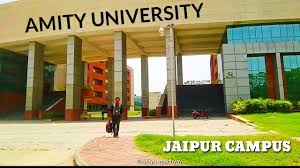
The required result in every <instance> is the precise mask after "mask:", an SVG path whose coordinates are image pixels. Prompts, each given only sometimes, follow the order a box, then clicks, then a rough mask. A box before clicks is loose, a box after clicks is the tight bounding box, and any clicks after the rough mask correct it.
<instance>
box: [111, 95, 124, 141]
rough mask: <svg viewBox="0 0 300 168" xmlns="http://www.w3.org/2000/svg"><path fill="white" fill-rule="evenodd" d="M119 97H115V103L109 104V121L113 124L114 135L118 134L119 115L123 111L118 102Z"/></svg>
mask: <svg viewBox="0 0 300 168" xmlns="http://www.w3.org/2000/svg"><path fill="white" fill-rule="evenodd" d="M120 101H121V99H120V98H119V97H117V98H116V99H115V104H114V105H112V106H111V110H110V113H111V121H112V124H113V133H114V137H118V136H119V129H120V122H121V116H122V113H123V106H122V104H121V103H120Z"/></svg>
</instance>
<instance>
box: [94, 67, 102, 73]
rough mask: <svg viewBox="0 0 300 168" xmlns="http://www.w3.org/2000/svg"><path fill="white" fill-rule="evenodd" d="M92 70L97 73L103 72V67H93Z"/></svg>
mask: <svg viewBox="0 0 300 168" xmlns="http://www.w3.org/2000/svg"><path fill="white" fill-rule="evenodd" d="M94 72H95V73H98V74H103V69H101V68H98V67H94Z"/></svg>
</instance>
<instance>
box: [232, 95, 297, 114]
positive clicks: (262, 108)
mask: <svg viewBox="0 0 300 168" xmlns="http://www.w3.org/2000/svg"><path fill="white" fill-rule="evenodd" d="M231 107H232V112H233V113H235V114H247V113H266V112H275V111H276V112H289V111H291V110H293V104H292V103H291V102H290V101H287V100H271V99H262V98H259V99H240V100H237V101H235V102H233V103H232V105H231Z"/></svg>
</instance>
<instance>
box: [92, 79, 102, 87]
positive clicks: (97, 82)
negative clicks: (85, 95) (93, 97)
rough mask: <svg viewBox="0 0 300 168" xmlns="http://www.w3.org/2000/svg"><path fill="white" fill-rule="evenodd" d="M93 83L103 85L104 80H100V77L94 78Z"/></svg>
mask: <svg viewBox="0 0 300 168" xmlns="http://www.w3.org/2000/svg"><path fill="white" fill-rule="evenodd" d="M93 84H94V85H99V86H102V85H103V81H102V80H98V79H94V80H93Z"/></svg>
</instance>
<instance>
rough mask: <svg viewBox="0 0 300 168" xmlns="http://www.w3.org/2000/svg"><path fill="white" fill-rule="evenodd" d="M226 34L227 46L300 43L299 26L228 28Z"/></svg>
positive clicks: (278, 25)
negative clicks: (285, 42) (259, 43)
mask: <svg viewBox="0 0 300 168" xmlns="http://www.w3.org/2000/svg"><path fill="white" fill-rule="evenodd" d="M226 32H227V43H228V44H241V43H258V42H280V41H295V40H296V41H300V24H277V25H254V26H241V27H230V28H227V31H226Z"/></svg>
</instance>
